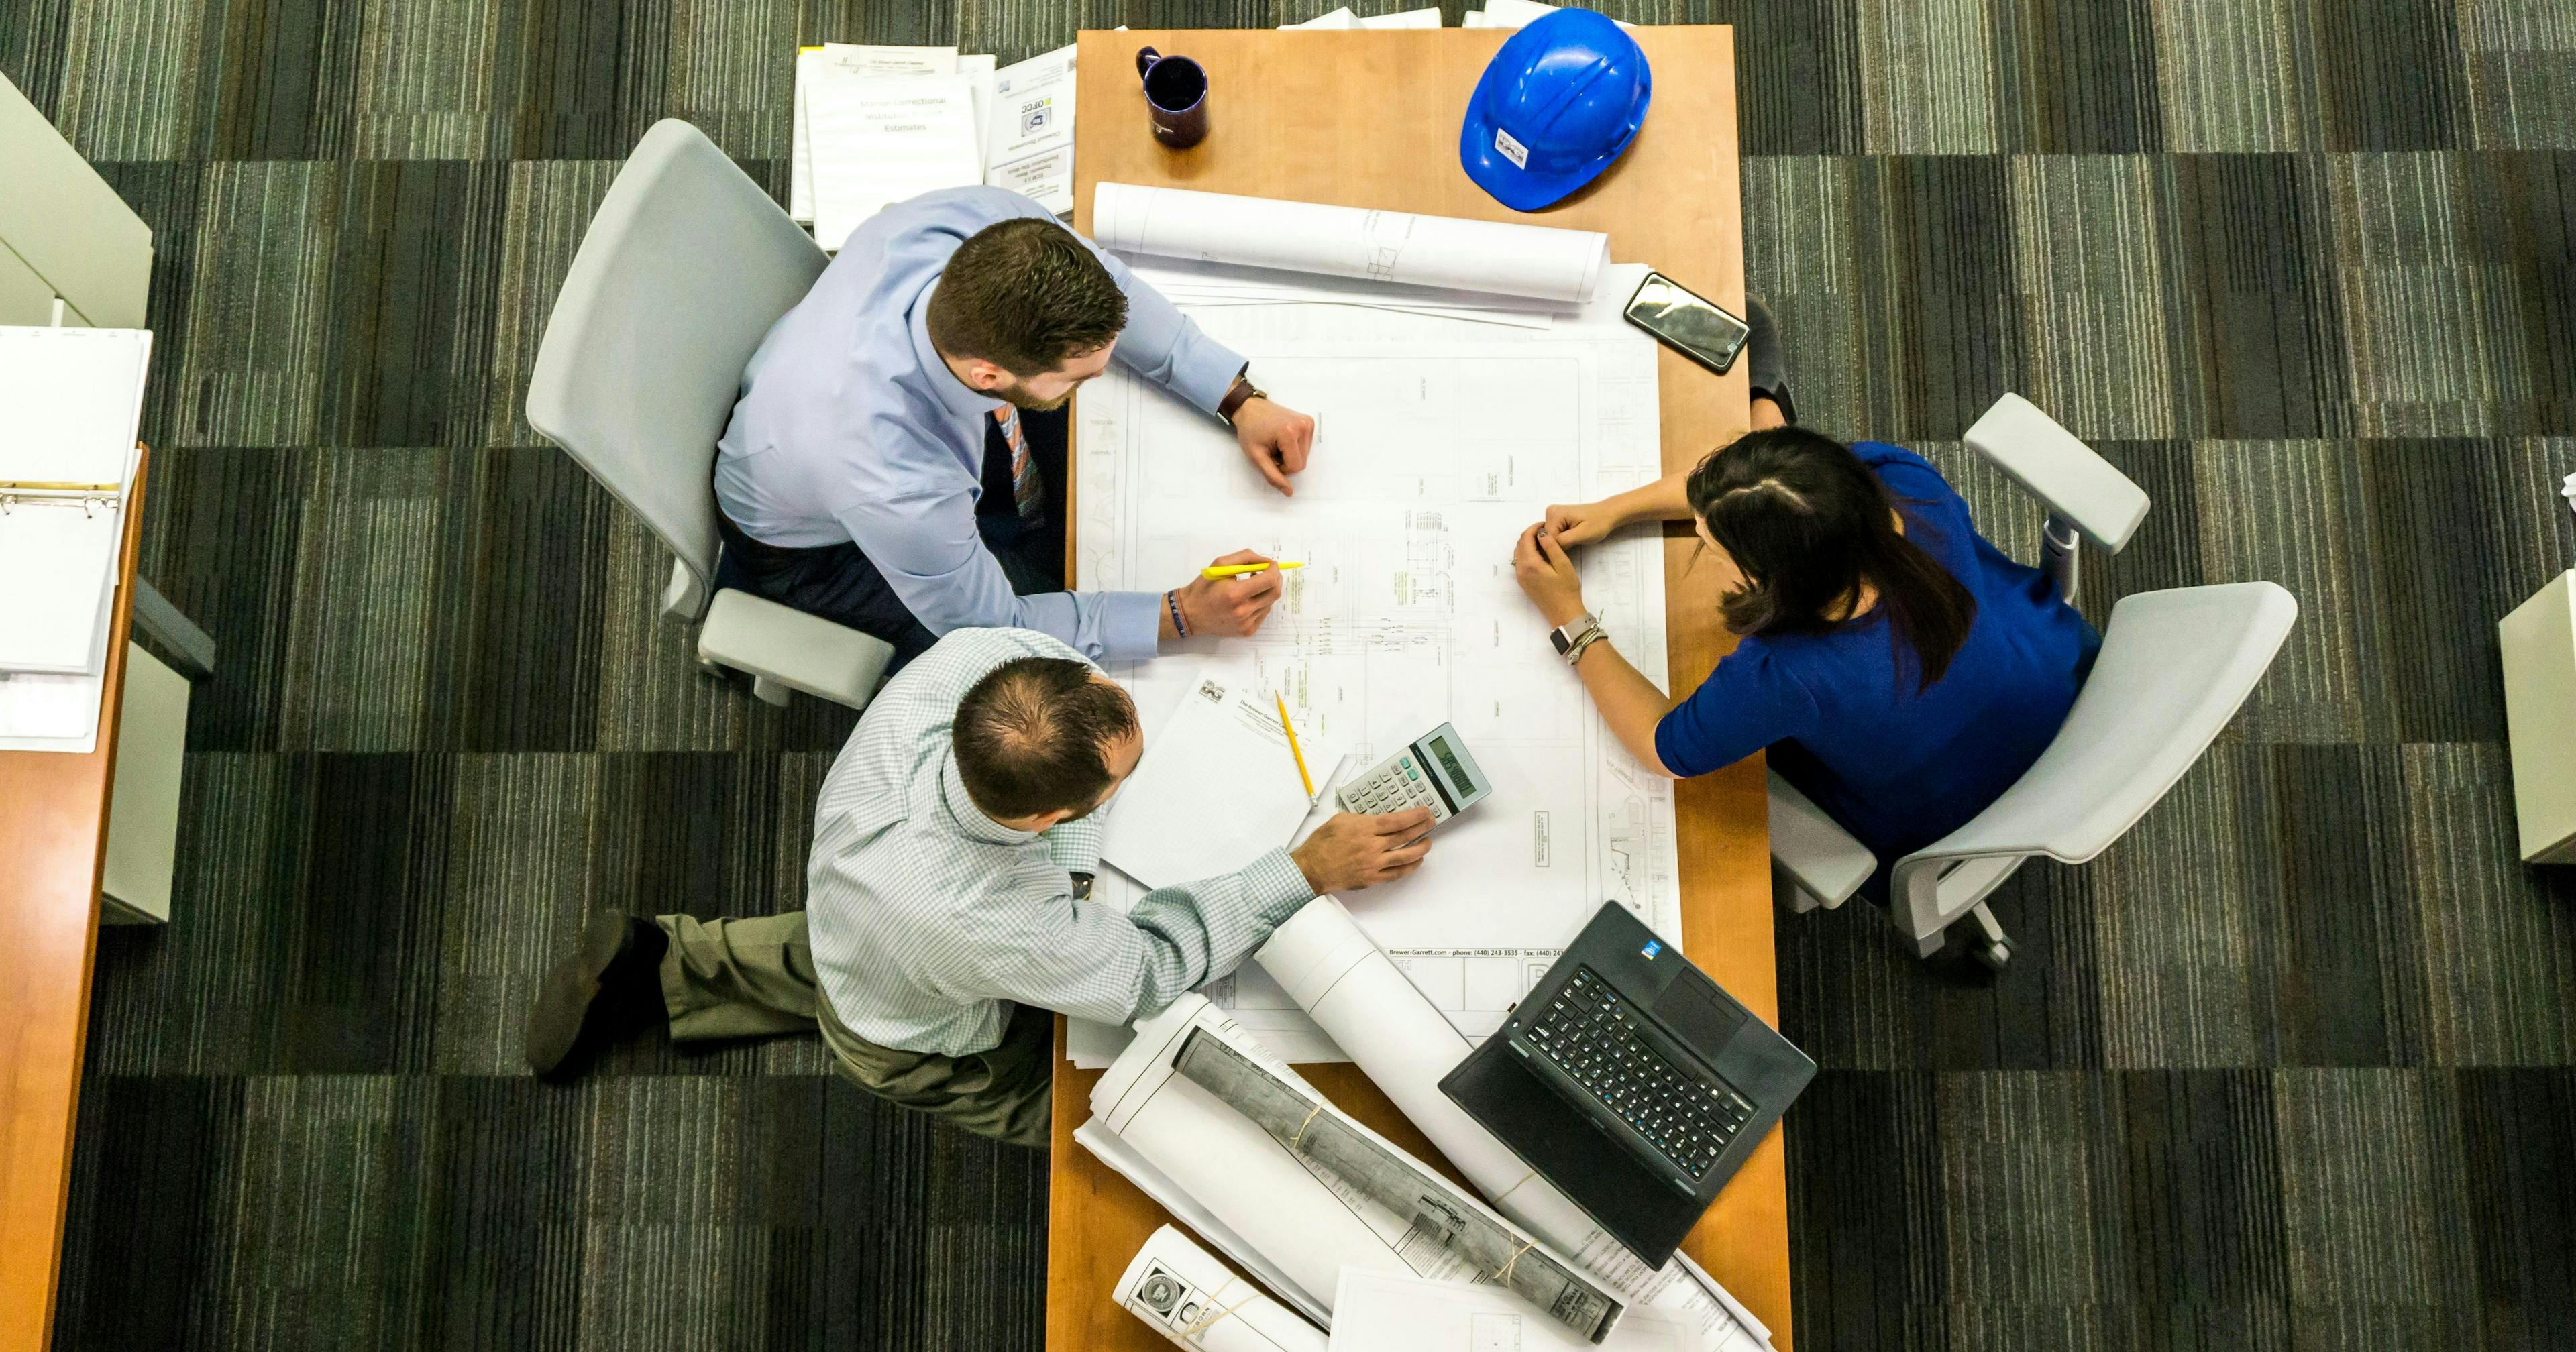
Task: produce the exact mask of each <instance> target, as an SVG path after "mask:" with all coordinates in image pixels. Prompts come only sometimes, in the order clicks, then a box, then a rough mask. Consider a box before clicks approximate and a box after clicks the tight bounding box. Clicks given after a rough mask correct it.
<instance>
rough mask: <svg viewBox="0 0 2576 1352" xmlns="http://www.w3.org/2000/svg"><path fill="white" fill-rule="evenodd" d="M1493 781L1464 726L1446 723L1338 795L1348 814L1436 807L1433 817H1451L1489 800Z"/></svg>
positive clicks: (1354, 781) (1374, 766)
mask: <svg viewBox="0 0 2576 1352" xmlns="http://www.w3.org/2000/svg"><path fill="white" fill-rule="evenodd" d="M1493 791H1494V785H1493V781H1491V780H1488V779H1486V778H1485V772H1484V771H1483V770H1481V769H1478V768H1477V766H1476V758H1475V757H1473V756H1470V755H1468V754H1467V744H1466V743H1464V742H1461V741H1459V740H1458V730H1457V729H1456V728H1453V727H1451V726H1449V725H1448V724H1446V723H1443V724H1441V725H1440V726H1439V727H1436V728H1433V729H1432V730H1431V731H1429V732H1426V733H1424V734H1422V735H1421V736H1420V737H1417V738H1415V739H1414V740H1413V742H1412V744H1411V745H1409V746H1407V747H1405V748H1404V749H1403V750H1402V751H1399V752H1396V753H1395V754H1394V755H1392V756H1389V757H1387V758H1386V759H1385V760H1382V761H1379V762H1378V763H1377V764H1376V765H1373V766H1371V767H1369V769H1367V770H1366V771H1364V772H1362V773H1361V774H1360V775H1359V776H1358V777H1356V778H1354V779H1352V780H1351V781H1350V782H1349V783H1347V784H1344V785H1343V786H1342V787H1341V789H1340V791H1339V792H1337V793H1336V794H1334V798H1335V800H1336V801H1338V802H1339V803H1340V804H1341V805H1342V811H1344V812H1366V813H1378V812H1402V811H1404V810H1405V809H1407V808H1416V807H1427V808H1429V809H1431V820H1433V821H1434V822H1442V821H1447V820H1448V819H1450V818H1451V817H1454V816H1457V815H1458V814H1459V813H1461V812H1464V811H1466V810H1467V809H1468V808H1470V807H1472V806H1474V805H1475V804H1477V803H1479V802H1481V801H1483V800H1484V797H1485V795H1487V794H1489V793H1492V792H1493Z"/></svg>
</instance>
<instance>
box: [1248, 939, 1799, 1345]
mask: <svg viewBox="0 0 2576 1352" xmlns="http://www.w3.org/2000/svg"><path fill="white" fill-rule="evenodd" d="M1665 938H1666V939H1667V941H1669V942H1671V943H1672V945H1673V947H1674V948H1675V949H1676V950H1678V949H1679V948H1680V947H1681V943H1680V937H1679V932H1678V930H1677V929H1676V930H1675V931H1673V932H1671V933H1667V934H1665ZM1253 956H1254V960H1255V961H1257V962H1258V963H1259V964H1260V966H1261V969H1262V970H1263V971H1264V972H1267V973H1268V974H1269V975H1270V977H1271V979H1273V980H1274V981H1276V982H1278V983H1279V986H1280V987H1281V989H1283V990H1284V991H1285V992H1286V993H1287V996H1288V998H1289V999H1290V1000H1291V1001H1293V1002H1294V1003H1295V1004H1296V1005H1297V1006H1298V1007H1299V1008H1301V1009H1303V1010H1305V1011H1307V1012H1308V1013H1309V1014H1310V1015H1311V1016H1312V1017H1313V1018H1314V1020H1315V1022H1316V1023H1317V1024H1318V1025H1320V1026H1321V1027H1322V1028H1323V1030H1324V1031H1325V1032H1326V1033H1328V1034H1330V1035H1331V1036H1332V1038H1333V1040H1334V1041H1335V1042H1336V1043H1337V1044H1339V1045H1340V1046H1341V1047H1342V1048H1344V1049H1345V1050H1347V1051H1348V1052H1349V1053H1350V1056H1351V1059H1352V1060H1353V1061H1356V1062H1358V1063H1359V1067H1360V1070H1361V1071H1362V1072H1363V1073H1365V1074H1366V1075H1367V1076H1368V1077H1369V1082H1370V1083H1372V1084H1375V1085H1376V1086H1377V1087H1378V1088H1379V1090H1381V1091H1382V1092H1384V1093H1385V1094H1386V1097H1387V1100H1388V1101H1389V1102H1391V1103H1393V1104H1394V1105H1395V1106H1396V1107H1397V1108H1398V1109H1400V1110H1401V1111H1402V1112H1403V1113H1404V1116H1405V1118H1406V1120H1408V1121H1410V1122H1412V1123H1413V1125H1414V1126H1415V1127H1417V1128H1419V1129H1420V1130H1421V1132H1422V1134H1423V1136H1424V1137H1425V1138H1426V1139H1428V1140H1429V1141H1430V1142H1431V1144H1432V1145H1433V1146H1434V1147H1436V1148H1437V1149H1438V1150H1439V1151H1440V1153H1441V1155H1442V1156H1443V1157H1445V1158H1446V1159H1447V1160H1448V1161H1449V1162H1450V1163H1451V1164H1453V1165H1456V1166H1457V1167H1458V1172H1460V1173H1462V1174H1465V1175H1466V1176H1467V1181H1468V1182H1470V1183H1472V1184H1474V1185H1475V1187H1476V1191H1477V1192H1479V1193H1481V1194H1483V1195H1484V1198H1485V1200H1486V1201H1488V1202H1491V1203H1493V1206H1494V1209H1495V1210H1497V1211H1499V1212H1501V1213H1503V1215H1505V1216H1507V1217H1509V1218H1510V1219H1511V1220H1513V1221H1514V1222H1516V1223H1518V1224H1519V1225H1520V1226H1521V1227H1522V1228H1524V1229H1526V1230H1528V1231H1529V1232H1530V1233H1531V1234H1533V1235H1536V1236H1538V1237H1539V1238H1540V1239H1542V1240H1545V1241H1546V1242H1547V1243H1548V1245H1549V1247H1551V1248H1554V1249H1555V1250H1557V1251H1558V1252H1560V1253H1563V1254H1565V1255H1567V1256H1568V1257H1570V1258H1571V1259H1573V1261H1574V1262H1575V1263H1576V1264H1578V1265H1580V1266H1581V1267H1582V1268H1584V1269H1585V1270H1586V1271H1588V1272H1591V1273H1593V1274H1594V1275H1595V1276H1598V1277H1599V1278H1601V1279H1602V1280H1603V1281H1605V1282H1607V1283H1609V1284H1610V1285H1611V1286H1612V1287H1614V1288H1615V1289H1616V1290H1617V1291H1618V1292H1619V1293H1620V1294H1621V1295H1623V1296H1625V1297H1627V1298H1628V1299H1629V1301H1630V1302H1631V1304H1630V1310H1631V1314H1632V1317H1633V1314H1634V1312H1635V1311H1636V1310H1637V1309H1639V1308H1641V1307H1652V1308H1655V1309H1659V1310H1663V1311H1666V1312H1669V1313H1670V1314H1672V1315H1674V1316H1675V1317H1677V1318H1680V1319H1683V1320H1684V1321H1685V1322H1686V1323H1687V1324H1688V1325H1689V1326H1690V1328H1691V1330H1692V1336H1693V1337H1694V1339H1695V1340H1700V1341H1695V1342H1694V1343H1693V1344H1692V1346H1693V1347H1705V1348H1708V1349H1710V1350H1711V1352H1717V1350H1718V1349H1726V1350H1727V1352H1757V1350H1758V1349H1760V1348H1761V1347H1763V1346H1764V1345H1765V1344H1764V1340H1765V1339H1766V1338H1767V1337H1768V1336H1769V1333H1768V1330H1765V1329H1763V1328H1762V1325H1761V1324H1760V1323H1759V1322H1756V1321H1753V1320H1752V1319H1751V1317H1750V1316H1746V1317H1745V1318H1744V1319H1741V1320H1739V1319H1738V1318H1736V1311H1737V1310H1738V1309H1740V1308H1741V1307H1740V1306H1737V1305H1735V1303H1734V1298H1733V1297H1732V1296H1727V1295H1725V1294H1724V1292H1723V1291H1722V1289H1720V1288H1718V1287H1717V1286H1716V1284H1715V1283H1714V1282H1709V1283H1707V1285H1706V1286H1703V1285H1702V1284H1701V1279H1699V1278H1696V1277H1694V1276H1693V1274H1692V1272H1691V1271H1690V1270H1689V1269H1687V1268H1685V1267H1684V1266H1683V1264H1682V1263H1681V1261H1680V1260H1679V1259H1678V1258H1676V1259H1675V1260H1674V1261H1673V1262H1670V1263H1667V1264H1665V1265H1664V1267H1663V1268H1662V1269H1661V1270H1657V1269H1654V1268H1649V1267H1647V1266H1646V1265H1645V1263H1644V1262H1643V1261H1641V1260H1640V1259H1639V1258H1638V1257H1637V1256H1636V1255H1635V1254H1633V1253H1630V1252H1629V1251H1628V1250H1627V1249H1626V1248H1625V1247H1624V1246H1622V1245H1621V1244H1620V1243H1619V1241H1618V1240H1616V1239H1614V1238H1612V1237H1611V1235H1610V1234H1609V1232H1608V1231H1605V1230H1603V1229H1602V1228H1601V1227H1600V1226H1599V1225H1597V1224H1595V1223H1594V1222H1593V1220H1592V1218H1591V1217H1590V1216H1587V1215H1585V1214H1584V1212H1583V1209H1582V1208H1581V1207H1578V1206H1576V1205H1575V1204H1574V1201H1573V1199H1571V1198H1569V1197H1567V1196H1566V1195H1565V1194H1564V1193H1562V1192H1560V1191H1558V1190H1557V1188H1556V1187H1555V1186H1554V1185H1553V1184H1551V1183H1549V1182H1548V1181H1547V1180H1546V1179H1544V1178H1541V1177H1540V1176H1539V1175H1538V1172H1537V1171H1536V1170H1533V1169H1531V1168H1530V1167H1529V1166H1528V1165H1526V1164H1524V1163H1522V1162H1521V1159H1520V1157H1519V1156H1518V1155H1515V1154H1513V1153H1512V1151H1511V1149H1510V1147H1508V1146H1505V1145H1504V1144H1503V1143H1502V1142H1500V1141H1498V1140H1495V1139H1494V1136H1493V1133H1491V1132H1488V1131H1486V1130H1485V1128H1484V1127H1483V1126H1482V1125H1480V1124H1479V1123H1478V1122H1477V1121H1476V1120H1475V1119H1474V1118H1472V1117H1470V1116H1468V1115H1467V1113H1466V1111H1465V1110H1464V1109H1462V1108H1460V1107H1459V1106H1458V1105H1457V1104H1455V1103H1453V1102H1451V1101H1450V1099H1449V1096H1448V1095H1446V1094H1444V1093H1442V1092H1440V1080H1441V1077H1443V1076H1445V1075H1447V1074H1448V1073H1449V1072H1450V1071H1452V1070H1454V1069H1456V1068H1457V1066H1458V1063H1459V1062H1460V1061H1463V1060H1465V1059H1466V1057H1467V1053H1468V1051H1469V1050H1470V1044H1469V1042H1468V1041H1467V1039H1466V1038H1465V1037H1462V1036H1460V1035H1459V1033H1458V1031H1457V1029H1456V1028H1454V1027H1452V1026H1451V1025H1450V1023H1449V1020H1448V1019H1447V1018H1445V1017H1444V1016H1443V1015H1442V1013H1441V1011H1440V1010H1439V1009H1438V1008H1437V1007H1435V1006H1434V1005H1433V1004H1432V1003H1431V1001H1430V1000H1429V999H1427V998H1425V997H1424V996H1423V994H1422V992H1421V991H1419V990H1417V989H1415V988H1414V986H1413V984H1412V983H1411V982H1410V981H1408V980H1406V979H1405V976H1404V974H1403V973H1402V972H1400V971H1399V970H1397V966H1396V964H1395V963H1394V962H1392V961H1390V960H1389V959H1388V958H1387V957H1386V955H1385V954H1383V953H1381V952H1379V951H1378V948H1377V945H1376V944H1374V943H1372V942H1370V940H1369V937H1368V935H1367V934H1366V933H1364V932H1363V931H1362V930H1361V929H1360V927H1359V923H1358V922H1357V921H1355V920H1353V919H1352V918H1351V913H1350V912H1349V911H1348V910H1345V909H1344V908H1343V906H1342V904H1341V903H1340V902H1338V901H1336V900H1334V899H1333V898H1331V897H1321V898H1318V899H1317V900H1315V901H1314V902H1312V903H1310V904H1308V905H1307V906H1306V907H1305V908H1304V909H1303V910H1300V911H1299V912H1297V914H1295V915H1293V916H1291V917H1289V919H1288V921H1287V923H1285V924H1283V925H1281V926H1280V927H1279V929H1278V930H1277V932H1275V933H1273V934H1272V935H1271V936H1270V941H1269V942H1268V943H1266V944H1264V945H1263V946H1262V948H1261V950H1260V952H1258V953H1256V954H1254V955H1253ZM1605 1148H1607V1147H1605ZM1336 1308H1338V1307H1336ZM1621 1327H1622V1328H1625V1327H1626V1324H1625V1322H1624V1321H1623V1322H1622V1324H1621ZM1613 1341H1614V1342H1615V1341H1616V1339H1615V1336H1614V1339H1613Z"/></svg>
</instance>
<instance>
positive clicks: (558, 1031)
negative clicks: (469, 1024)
mask: <svg viewBox="0 0 2576 1352" xmlns="http://www.w3.org/2000/svg"><path fill="white" fill-rule="evenodd" d="M670 943H671V940H670V936H668V935H666V934H664V933H663V932H662V927H661V926H659V925H656V924H654V923H653V922H652V921H650V920H638V919H636V918H635V917H633V916H629V915H620V914H617V913H615V912H611V911H603V912H601V913H600V914H598V915H594V916H592V917H591V918H590V922H589V923H588V924H585V925H583V926H582V927H581V938H580V940H579V941H578V942H577V943H575V944H574V946H573V951H572V956H570V957H568V958H565V959H564V960H563V961H562V962H559V963H556V964H555V969H554V970H553V971H552V972H549V973H547V974H546V981H545V984H544V985H542V986H539V987H538V988H537V998H536V1001H535V1002H534V1003H533V1004H531V1005H530V1006H529V1007H528V1068H529V1069H531V1070H534V1071H535V1072H537V1073H538V1074H539V1075H553V1074H555V1073H557V1072H558V1071H560V1070H562V1069H563V1067H564V1065H565V1063H566V1062H568V1061H570V1060H571V1059H572V1056H573V1053H574V1052H575V1051H577V1050H579V1049H580V1048H581V1046H582V1044H583V1043H584V1042H585V1041H589V1042H604V1041H608V1040H610V1039H613V1038H615V1037H617V1036H619V1035H621V1034H624V1033H627V1032H631V1031H634V1029H635V1028H640V1027H644V1026H647V1025H650V1024H654V1023H659V1022H664V1021H665V1020H666V1018H667V1016H666V1014H665V1012H664V1010H663V1007H662V954H663V952H664V951H665V950H666V949H668V948H669V947H670Z"/></svg>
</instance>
